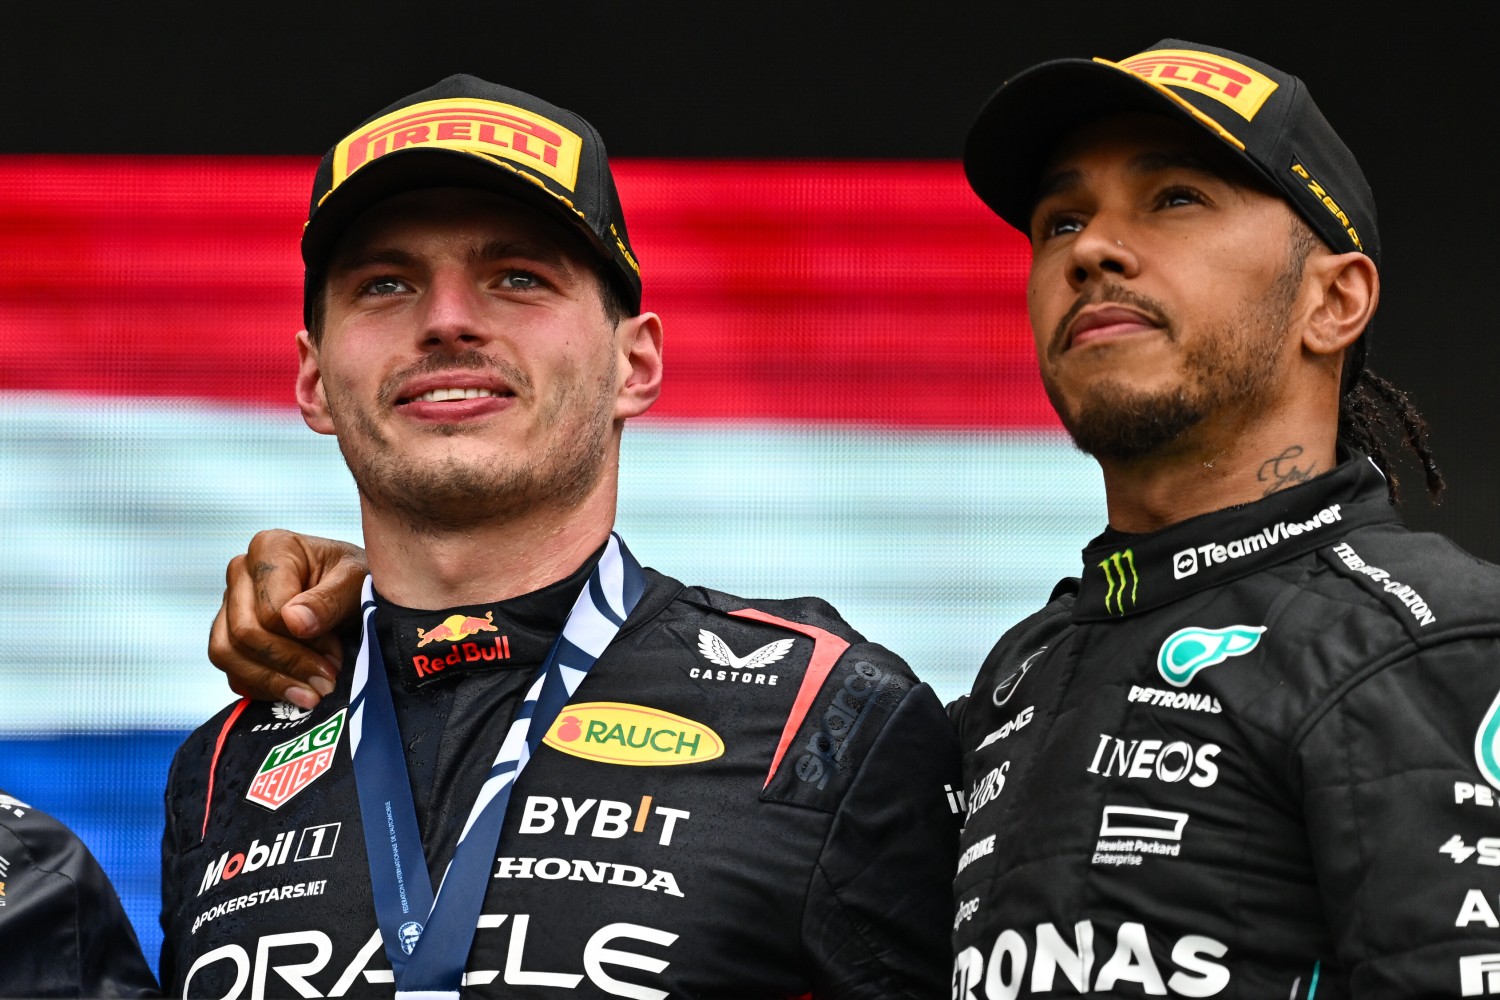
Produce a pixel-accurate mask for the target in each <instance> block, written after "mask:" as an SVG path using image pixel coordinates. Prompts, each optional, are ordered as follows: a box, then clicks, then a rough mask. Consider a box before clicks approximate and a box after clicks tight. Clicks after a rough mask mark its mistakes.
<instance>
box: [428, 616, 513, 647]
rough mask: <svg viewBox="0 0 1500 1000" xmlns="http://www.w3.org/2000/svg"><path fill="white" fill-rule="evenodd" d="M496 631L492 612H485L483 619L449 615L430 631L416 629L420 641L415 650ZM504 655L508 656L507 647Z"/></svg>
mask: <svg viewBox="0 0 1500 1000" xmlns="http://www.w3.org/2000/svg"><path fill="white" fill-rule="evenodd" d="M498 631H500V630H499V629H498V628H496V627H495V612H493V611H486V612H485V613H484V617H483V618H474V617H471V616H469V615H449V616H448V617H447V618H444V619H443V620H442V622H440V623H439V624H437V625H435V626H434V627H432V628H430V629H426V630H424V629H417V638H418V639H421V640H422V641H421V642H419V643H417V648H418V649H421V648H422V647H423V646H425V645H427V644H428V643H429V642H457V641H458V640H460V639H467V638H468V637H469V636H471V635H478V634H479V633H480V632H498ZM506 655H507V656H509V655H510V652H509V648H508V646H507V650H506Z"/></svg>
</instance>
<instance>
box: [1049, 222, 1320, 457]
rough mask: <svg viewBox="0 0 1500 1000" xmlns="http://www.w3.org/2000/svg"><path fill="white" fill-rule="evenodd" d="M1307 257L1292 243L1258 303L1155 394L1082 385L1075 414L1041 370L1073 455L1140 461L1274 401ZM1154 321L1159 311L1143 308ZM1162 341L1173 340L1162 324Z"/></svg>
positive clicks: (1123, 296)
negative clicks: (1219, 416) (1213, 421)
mask: <svg viewBox="0 0 1500 1000" xmlns="http://www.w3.org/2000/svg"><path fill="white" fill-rule="evenodd" d="M1306 259H1307V253H1306V251H1305V250H1302V249H1301V248H1300V247H1299V246H1298V244H1297V243H1296V241H1294V242H1293V245H1292V248H1291V253H1290V256H1289V259H1288V261H1287V266H1286V268H1285V269H1284V270H1283V271H1282V273H1281V274H1280V275H1279V276H1278V277H1277V279H1276V281H1275V282H1274V283H1273V284H1272V285H1271V287H1270V289H1268V291H1267V294H1266V295H1265V296H1264V297H1261V298H1257V299H1253V300H1249V301H1246V302H1244V303H1242V304H1241V307H1240V309H1239V310H1238V311H1237V312H1236V313H1235V314H1234V315H1232V316H1230V317H1229V318H1228V319H1226V320H1225V321H1224V323H1223V324H1222V325H1220V326H1219V327H1218V328H1217V329H1214V330H1212V331H1209V332H1208V333H1207V334H1206V335H1205V336H1204V337H1202V338H1201V339H1200V340H1199V342H1198V343H1196V344H1194V345H1191V346H1190V347H1189V348H1188V349H1187V350H1186V351H1185V352H1184V353H1183V356H1182V362H1181V364H1182V370H1183V372H1184V373H1185V376H1186V377H1185V378H1184V379H1183V380H1182V381H1181V382H1180V383H1179V384H1178V385H1176V386H1174V387H1172V388H1170V389H1166V390H1162V391H1159V392H1147V391H1142V390H1138V389H1133V388H1131V387H1130V386H1129V385H1127V384H1125V383H1124V382H1123V381H1121V380H1119V379H1115V378H1110V377H1107V376H1106V377H1103V378H1099V379H1097V380H1095V381H1094V382H1093V383H1092V384H1091V385H1089V387H1088V389H1087V391H1086V392H1085V393H1084V395H1083V397H1082V398H1081V399H1080V400H1079V401H1078V405H1077V406H1076V407H1075V408H1070V407H1069V406H1068V405H1067V402H1066V401H1065V400H1064V399H1063V397H1062V393H1061V392H1060V391H1059V389H1058V386H1057V385H1056V383H1055V381H1054V380H1053V379H1052V378H1050V377H1049V375H1048V373H1047V371H1046V370H1045V368H1044V369H1043V374H1042V383H1043V386H1044V388H1045V389H1046V391H1047V398H1048V399H1049V400H1051V402H1052V407H1053V409H1054V410H1056V411H1057V414H1058V417H1059V418H1060V419H1061V420H1062V423H1063V427H1064V428H1065V429H1066V430H1067V432H1068V434H1069V435H1070V436H1071V437H1072V439H1073V443H1074V444H1075V445H1077V447H1078V449H1079V450H1080V451H1083V452H1085V453H1087V454H1089V455H1092V456H1094V458H1096V459H1100V460H1104V461H1116V462H1129V461H1134V460H1137V459H1141V458H1145V457H1147V456H1149V455H1152V454H1155V453H1158V452H1160V451H1161V450H1162V449H1164V448H1166V447H1167V446H1169V445H1171V444H1173V443H1174V442H1176V441H1178V440H1180V439H1181V438H1182V437H1183V436H1184V435H1185V434H1187V433H1188V432H1189V431H1191V430H1192V429H1193V428H1194V427H1196V426H1198V425H1199V424H1201V423H1202V422H1203V421H1204V420H1205V419H1207V418H1208V417H1209V416H1210V415H1211V414H1213V413H1215V412H1227V411H1238V412H1244V413H1248V412H1252V411H1254V410H1255V409H1257V408H1259V407H1260V406H1262V405H1263V404H1265V403H1266V402H1267V401H1268V400H1269V399H1270V397H1271V396H1272V395H1273V392H1274V386H1275V383H1276V379H1277V374H1278V370H1279V362H1278V352H1279V351H1280V350H1281V348H1282V344H1283V342H1284V340H1285V338H1286V334H1287V331H1288V329H1289V323H1290V319H1291V311H1292V306H1293V304H1294V302H1295V301H1296V298H1297V293H1298V291H1299V289H1300V288H1301V283H1302V271H1303V265H1304V264H1305V263H1306ZM1137 299H1139V296H1136V295H1134V294H1133V293H1128V292H1124V290H1117V291H1116V293H1115V294H1112V292H1111V289H1110V288H1105V289H1102V290H1101V293H1100V296H1099V298H1098V301H1117V300H1118V301H1134V300H1137ZM1146 304H1147V305H1149V307H1150V308H1151V309H1152V310H1153V311H1155V312H1156V313H1157V314H1158V315H1165V313H1164V311H1163V310H1162V309H1161V307H1160V306H1158V305H1156V304H1155V303H1146ZM1165 335H1166V336H1167V337H1168V338H1169V339H1175V331H1174V330H1173V328H1172V327H1171V326H1170V324H1168V325H1167V327H1166V330H1165Z"/></svg>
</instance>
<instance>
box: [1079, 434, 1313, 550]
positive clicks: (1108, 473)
mask: <svg viewBox="0 0 1500 1000" xmlns="http://www.w3.org/2000/svg"><path fill="white" fill-rule="evenodd" d="M1301 416H1302V415H1301V414H1298V415H1296V418H1287V417H1284V416H1283V418H1282V419H1277V420H1275V421H1273V422H1267V423H1264V424H1259V425H1256V426H1251V427H1245V426H1236V427H1219V428H1214V427H1207V426H1205V427H1202V428H1199V432H1197V433H1193V434H1188V435H1184V436H1183V437H1182V438H1180V439H1179V440H1177V441H1174V442H1172V443H1171V444H1170V445H1168V446H1166V447H1164V448H1162V449H1159V450H1158V451H1156V452H1153V453H1152V454H1150V455H1146V456H1144V457H1142V458H1138V459H1132V460H1130V461H1116V460H1111V459H1102V458H1101V459H1100V460H1099V466H1100V468H1101V469H1102V470H1103V472H1104V492H1105V497H1106V499H1107V502H1108V505H1109V525H1110V527H1111V528H1114V529H1115V530H1117V531H1126V532H1131V533H1142V532H1148V531H1159V530H1161V529H1162V528H1165V527H1167V526H1169V525H1173V524H1176V523H1177V522H1179V521H1185V520H1187V519H1188V518H1190V517H1197V516H1198V515H1199V514H1207V513H1210V512H1212V511H1216V510H1223V509H1224V508H1226V507H1234V506H1238V505H1240V504H1245V503H1251V502H1253V501H1255V500H1259V499H1261V498H1262V497H1266V496H1270V495H1271V494H1272V493H1275V492H1277V491H1278V490H1283V489H1287V488H1289V487H1292V486H1296V485H1297V484H1298V483H1302V482H1306V481H1307V480H1309V479H1312V478H1313V477H1315V476H1320V475H1322V474H1323V473H1325V472H1329V471H1331V470H1332V469H1333V467H1334V465H1335V464H1336V458H1335V454H1336V449H1337V438H1338V427H1337V422H1336V421H1330V420H1328V418H1327V415H1326V414H1317V415H1314V414H1308V415H1306V419H1299V418H1300V417H1301Z"/></svg>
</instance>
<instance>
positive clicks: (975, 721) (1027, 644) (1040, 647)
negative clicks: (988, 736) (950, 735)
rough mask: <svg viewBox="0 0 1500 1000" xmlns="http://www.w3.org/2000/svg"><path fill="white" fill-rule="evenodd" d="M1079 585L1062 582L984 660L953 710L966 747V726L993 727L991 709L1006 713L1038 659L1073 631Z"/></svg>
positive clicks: (1009, 631) (950, 707) (951, 713)
mask: <svg viewBox="0 0 1500 1000" xmlns="http://www.w3.org/2000/svg"><path fill="white" fill-rule="evenodd" d="M1078 582H1079V581H1078V580H1077V579H1076V578H1074V577H1068V578H1065V579H1063V580H1060V581H1059V582H1058V583H1057V585H1056V586H1055V587H1053V588H1052V595H1051V597H1049V598H1048V600H1047V603H1046V604H1045V605H1043V606H1042V607H1041V609H1040V610H1038V611H1036V612H1034V613H1032V614H1031V615H1028V616H1027V617H1026V618H1023V619H1022V620H1021V621H1019V622H1017V623H1016V624H1015V625H1013V626H1011V627H1010V628H1009V629H1007V630H1006V631H1005V634H1004V635H1002V636H1001V637H1000V638H999V640H998V641H997V642H996V643H995V645H994V646H993V647H992V648H991V649H990V652H989V655H988V656H986V657H985V658H984V663H983V665H981V666H980V668H979V672H978V673H977V674H976V675H975V677H974V686H973V689H972V690H971V691H970V692H969V694H967V695H964V696H963V697H961V698H959V699H958V700H956V701H955V702H954V703H953V704H952V705H950V706H949V709H948V712H949V715H950V716H951V717H952V719H953V725H954V727H955V728H956V729H957V731H958V734H959V738H960V740H961V741H962V742H963V745H965V746H969V745H971V741H969V740H966V739H965V736H966V733H965V728H966V726H967V725H970V724H972V725H978V726H989V725H990V723H991V721H992V717H993V714H994V713H993V712H992V711H991V708H992V707H993V708H994V709H1003V708H1004V707H1005V705H1006V703H1007V702H1008V701H1009V700H1010V693H1011V691H1013V690H1014V689H1015V688H1016V686H1017V685H1019V684H1020V682H1021V679H1022V678H1023V677H1025V676H1026V674H1027V673H1028V672H1029V671H1030V669H1031V667H1032V665H1033V664H1034V663H1036V661H1037V659H1038V657H1039V656H1040V655H1041V654H1042V653H1044V652H1046V651H1047V650H1048V649H1049V648H1051V647H1052V646H1054V645H1055V644H1056V643H1057V641H1058V640H1059V638H1060V637H1061V636H1062V634H1063V633H1064V632H1066V631H1067V630H1069V629H1070V628H1072V627H1073V605H1074V603H1075V602H1076V598H1077V594H1078ZM971 706H972V708H971Z"/></svg>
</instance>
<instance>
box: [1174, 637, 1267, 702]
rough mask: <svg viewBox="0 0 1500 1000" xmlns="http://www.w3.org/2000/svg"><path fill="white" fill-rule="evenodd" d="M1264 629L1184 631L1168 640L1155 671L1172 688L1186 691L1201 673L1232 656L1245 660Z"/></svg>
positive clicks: (1257, 642)
mask: <svg viewBox="0 0 1500 1000" xmlns="http://www.w3.org/2000/svg"><path fill="white" fill-rule="evenodd" d="M1265 630H1266V627H1265V626H1264V625H1230V626H1229V627H1227V628H1184V629H1178V630H1177V631H1176V632H1173V633H1172V634H1171V635H1169V636H1167V641H1166V642H1164V643H1162V644H1161V651H1160V652H1158V653H1157V654H1156V669H1157V670H1158V671H1160V673H1161V675H1162V677H1163V678H1164V679H1165V680H1166V682H1167V683H1168V684H1171V685H1172V686H1173V687H1186V686H1187V684H1188V682H1189V681H1191V680H1192V679H1193V678H1194V677H1195V676H1196V675H1197V673H1198V671H1200V670H1203V669H1204V668H1206V667H1211V666H1213V665H1214V664H1216V663H1223V662H1224V661H1225V660H1227V659H1229V658H1230V657H1231V656H1244V655H1245V654H1246V653H1248V652H1250V651H1251V650H1252V649H1254V648H1255V647H1256V646H1257V645H1258V644H1259V643H1260V637H1261V634H1262V633H1263V632H1265Z"/></svg>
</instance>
